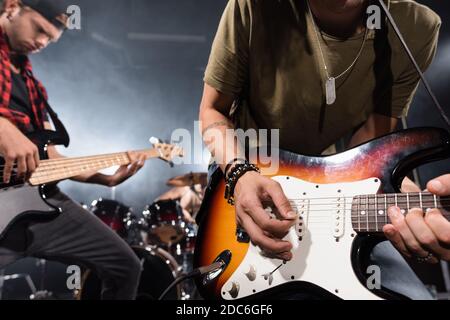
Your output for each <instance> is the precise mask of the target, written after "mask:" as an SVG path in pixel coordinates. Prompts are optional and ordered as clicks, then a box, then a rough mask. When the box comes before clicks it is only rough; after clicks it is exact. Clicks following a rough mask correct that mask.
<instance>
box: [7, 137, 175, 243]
mask: <svg viewBox="0 0 450 320" xmlns="http://www.w3.org/2000/svg"><path fill="white" fill-rule="evenodd" d="M48 132H49V131H47V132H46V133H45V134H44V132H43V133H42V134H41V133H39V132H37V133H34V134H31V135H28V138H30V140H32V141H33V142H34V143H35V144H36V146H37V147H38V149H39V152H40V157H41V159H47V158H48V157H47V152H46V150H47V145H48V144H50V143H52V139H51V137H49V134H48ZM153 147H154V148H153V149H148V150H141V151H140V152H142V153H144V154H145V155H146V158H147V160H148V159H150V158H159V159H161V160H164V161H167V162H169V163H172V160H173V159H174V158H175V157H182V156H183V150H182V149H181V148H179V147H177V146H174V145H169V144H164V143H160V142H155V143H153ZM4 163H5V162H4V159H3V158H0V168H1V170H0V172H1V181H3V167H4ZM130 163H131V161H130V158H129V156H128V154H127V152H122V153H112V154H104V155H96V156H88V157H78V158H62V159H50V160H43V161H40V163H39V166H38V168H37V169H36V171H35V172H34V173H33V174H32V175H31V177H30V178H29V180H28V181H27V182H24V181H23V180H19V179H15V171H13V175H12V179H11V182H10V183H9V184H4V183H3V182H2V183H0V240H1V239H3V238H4V236H5V235H6V233H7V232H8V230H9V229H10V227H11V226H12V225H13V224H14V223H16V222H18V221H19V220H22V219H33V220H47V219H50V220H51V219H53V218H55V217H56V216H57V215H58V214H60V209H59V208H56V207H54V206H52V205H51V204H49V203H48V202H47V201H46V200H45V191H44V190H45V188H44V187H45V185H46V184H51V183H55V182H58V181H61V180H65V179H69V178H72V177H76V176H78V175H80V174H83V173H86V172H92V171H100V170H102V169H106V168H110V167H113V166H121V165H128V164H130Z"/></svg>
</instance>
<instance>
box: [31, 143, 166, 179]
mask: <svg viewBox="0 0 450 320" xmlns="http://www.w3.org/2000/svg"><path fill="white" fill-rule="evenodd" d="M138 152H141V153H144V154H145V155H146V160H148V159H150V158H158V157H159V156H160V153H159V152H158V150H156V149H148V150H141V151H138ZM130 163H131V160H130V158H129V156H128V153H127V152H120V153H111V154H104V155H97V156H88V157H78V158H61V159H52V160H44V161H41V162H40V163H39V167H38V168H37V169H36V171H35V172H34V173H33V175H32V176H31V178H30V179H29V183H30V184H31V185H35V186H36V185H41V184H46V183H52V182H57V181H61V180H65V179H69V178H73V177H76V176H78V175H81V174H83V173H86V172H97V171H99V170H102V169H106V168H110V167H113V166H121V165H127V164H130Z"/></svg>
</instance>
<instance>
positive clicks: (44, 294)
mask: <svg viewBox="0 0 450 320" xmlns="http://www.w3.org/2000/svg"><path fill="white" fill-rule="evenodd" d="M36 265H37V266H38V267H41V277H40V285H39V287H40V290H37V288H36V285H35V284H34V282H33V280H32V279H31V276H30V275H29V274H27V273H15V274H10V275H5V270H4V269H2V270H0V300H2V298H3V287H4V284H5V282H6V281H11V280H17V279H24V280H25V282H26V283H27V285H28V287H29V289H30V292H31V294H30V296H29V298H30V300H46V299H49V298H51V297H52V296H53V293H52V292H50V291H47V290H44V285H45V275H46V266H47V262H46V260H43V259H38V261H37V262H36Z"/></svg>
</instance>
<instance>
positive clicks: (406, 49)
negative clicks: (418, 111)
mask: <svg viewBox="0 0 450 320" xmlns="http://www.w3.org/2000/svg"><path fill="white" fill-rule="evenodd" d="M378 2H379V3H380V5H381V8H382V9H383V11H384V13H385V14H386V17H387V18H388V20H389V23H390V24H391V26H392V28H393V29H394V32H395V34H396V35H397V37H398V39H399V40H400V42H401V44H402V46H403V48H404V49H405V51H406V54H407V55H408V57H409V59H410V60H411V62H412V64H413V65H414V67H415V68H416V70H417V73H418V74H419V76H420V79H421V80H422V83H423V85H424V86H425V89H426V90H427V92H428V94H429V95H430V97H431V99H432V100H433V104H434V106H435V107H436V108H437V110H438V112H439V114H440V116H441V117H442V119H443V120H444V122H445V123H446V125H447V126H448V127H449V128H450V120H449V118H448V116H447V115H446V113H445V111H444V109H443V108H442V106H441V105H440V103H439V101H438V99H437V98H436V96H435V94H434V93H433V90H431V86H430V84H429V83H428V81H427V79H426V78H425V76H424V74H423V72H422V70H420V67H419V65H418V64H417V61H416V59H415V58H414V56H413V54H412V53H411V50H410V49H409V47H408V45H407V44H406V42H405V39H404V38H403V36H402V33H401V32H400V30H399V28H398V26H397V23H396V22H395V20H394V18H393V17H392V15H391V13H390V12H389V9H388V7H387V6H386V4H385V3H384V1H383V0H378Z"/></svg>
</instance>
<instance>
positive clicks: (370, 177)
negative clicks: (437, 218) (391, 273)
mask: <svg viewBox="0 0 450 320" xmlns="http://www.w3.org/2000/svg"><path fill="white" fill-rule="evenodd" d="M449 157H450V135H449V133H448V132H447V131H444V130H442V129H437V128H417V129H410V130H404V131H400V132H397V133H393V134H390V135H387V136H384V137H381V138H379V139H375V140H373V141H371V142H368V143H366V144H363V145H361V146H359V147H356V148H354V149H351V150H348V151H346V152H344V153H341V154H336V155H332V156H326V157H308V156H302V155H297V154H294V153H290V152H287V151H281V150H280V165H279V170H278V173H277V174H276V175H273V176H271V178H272V179H274V180H275V181H277V182H279V183H280V184H281V187H282V189H283V191H284V192H285V194H286V196H287V197H288V199H289V200H290V203H291V205H292V207H293V209H294V210H295V211H296V212H297V213H298V217H299V218H298V220H297V222H296V225H295V226H294V227H292V228H291V230H290V232H289V234H288V235H287V236H286V238H285V239H286V240H288V241H290V242H291V243H292V244H293V250H292V252H293V259H292V260H291V261H288V262H283V261H281V260H277V259H271V258H268V257H267V256H266V255H264V254H262V252H261V250H260V249H259V248H258V247H256V246H255V245H254V244H252V243H251V241H250V239H249V237H248V235H247V234H246V233H245V231H244V230H243V229H241V228H240V227H239V226H238V225H237V224H236V219H235V209H234V207H232V206H231V205H229V204H228V203H227V201H226V200H225V199H224V191H225V183H224V181H223V176H222V173H221V171H220V170H217V171H216V172H215V173H214V174H213V175H212V179H211V180H210V184H209V186H208V188H207V192H206V195H205V198H204V202H203V206H202V208H201V209H200V213H199V215H200V217H199V218H198V219H199V220H198V221H199V224H200V227H199V230H198V235H197V241H196V250H195V257H194V268H197V267H200V266H205V265H210V264H211V263H213V262H218V261H220V262H222V268H221V269H220V270H217V271H216V272H214V273H210V274H207V275H205V276H204V277H203V278H201V279H199V280H197V287H198V289H199V291H200V293H201V295H202V296H203V297H204V298H207V299H208V298H209V299H211V298H213V299H225V300H235V299H242V298H264V297H268V296H269V297H270V296H271V295H273V294H276V293H279V292H282V291H287V290H289V291H290V292H292V290H295V291H296V292H311V293H315V294H317V293H318V294H320V295H321V296H323V297H326V298H334V299H369V300H371V299H402V298H406V297H404V296H401V295H399V294H396V293H394V292H392V291H389V290H388V289H386V288H383V287H382V288H381V289H373V290H370V289H368V286H367V285H366V283H367V278H368V277H369V276H370V274H367V273H366V271H367V268H368V266H369V265H370V260H369V257H370V253H371V251H372V249H373V248H374V246H375V245H376V244H378V243H379V242H381V241H383V240H386V239H385V238H384V237H383V233H382V228H383V226H384V225H385V224H388V223H389V217H388V214H387V210H388V208H389V207H390V206H393V205H397V206H399V207H400V208H401V209H402V212H403V213H404V214H406V213H407V212H408V210H409V209H410V208H417V207H419V208H423V210H425V211H426V210H428V209H431V208H439V209H441V212H442V213H443V214H444V216H445V217H446V218H447V219H449V220H450V212H449V211H450V197H437V196H435V195H433V194H430V193H427V192H422V193H410V194H403V193H399V192H400V186H401V182H402V180H403V178H404V177H405V176H406V175H407V173H409V172H410V171H411V170H412V169H413V168H415V167H417V166H419V165H422V164H425V163H428V162H431V161H436V160H441V159H445V158H449ZM252 161H253V162H254V163H258V164H260V165H261V166H262V164H261V163H259V162H258V161H257V159H256V160H255V159H252ZM266 211H267V213H268V214H271V212H270V211H271V208H270V207H269V208H266Z"/></svg>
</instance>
